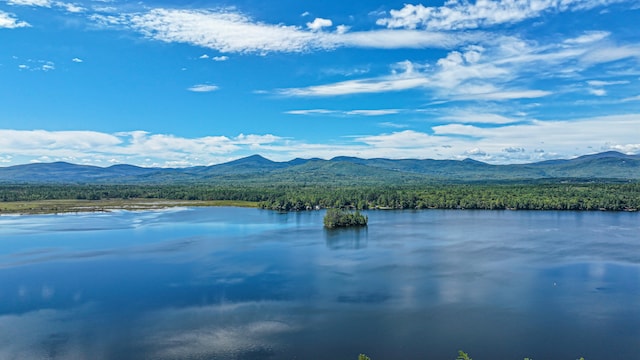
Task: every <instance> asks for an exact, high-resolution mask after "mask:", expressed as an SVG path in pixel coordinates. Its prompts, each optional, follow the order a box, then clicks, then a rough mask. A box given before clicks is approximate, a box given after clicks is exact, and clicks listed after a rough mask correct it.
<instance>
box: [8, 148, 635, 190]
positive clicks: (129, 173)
mask: <svg viewBox="0 0 640 360" xmlns="http://www.w3.org/2000/svg"><path fill="white" fill-rule="evenodd" d="M550 178H576V179H620V180H640V155H625V154H622V153H619V152H615V151H608V152H603V153H598V154H592V155H584V156H580V157H577V158H574V159H567V160H549V161H542V162H535V163H529V164H511V165H491V164H487V163H483V162H480V161H476V160H472V159H467V160H432V159H425V160H418V159H399V160H394V159H385V158H374V159H361V158H355V157H347V156H340V157H335V158H333V159H331V160H323V159H317V158H312V159H300V158H297V159H294V160H291V161H286V162H276V161H272V160H269V159H266V158H264V157H262V156H260V155H252V156H249V157H245V158H242V159H238V160H234V161H230V162H227V163H223V164H218V165H212V166H196V167H188V168H145V167H139V166H135V165H127V164H119V165H113V166H109V167H98V166H90V165H76V164H70V163H66V162H53V163H35V164H25V165H14V166H9V167H0V182H1V183H5V184H6V183H56V184H64V183H70V184H157V183H172V182H174V183H210V182H246V183H292V182H296V183H322V182H341V183H353V184H358V183H402V182H411V181H414V182H419V181H429V180H435V181H482V180H487V181H498V180H527V179H550Z"/></svg>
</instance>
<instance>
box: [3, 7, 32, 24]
mask: <svg viewBox="0 0 640 360" xmlns="http://www.w3.org/2000/svg"><path fill="white" fill-rule="evenodd" d="M30 26H31V25H29V23H28V22H26V21H20V20H18V19H16V17H15V16H14V15H13V14H10V13H6V12H4V11H2V10H0V29H17V28H23V27H30Z"/></svg>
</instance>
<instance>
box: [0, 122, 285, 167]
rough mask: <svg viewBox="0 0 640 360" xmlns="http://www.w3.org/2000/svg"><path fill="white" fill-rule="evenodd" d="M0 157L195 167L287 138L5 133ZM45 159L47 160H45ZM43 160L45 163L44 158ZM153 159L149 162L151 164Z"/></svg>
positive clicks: (251, 135) (145, 133) (273, 136)
mask: <svg viewBox="0 0 640 360" xmlns="http://www.w3.org/2000/svg"><path fill="white" fill-rule="evenodd" d="M0 138H2V139H5V140H4V141H2V142H0V154H6V155H5V156H11V157H12V161H13V162H16V161H21V162H28V161H29V160H35V161H38V162H40V161H70V162H75V163H79V162H82V163H90V164H101V163H109V162H110V161H111V162H112V160H115V161H116V162H118V163H131V164H136V165H142V166H163V167H166V166H171V165H173V166H193V165H209V164H213V163H219V162H224V161H229V160H231V159H233V158H237V157H239V155H238V154H243V153H244V152H248V154H251V153H255V152H259V151H261V149H263V148H264V147H265V146H267V145H270V144H276V143H283V142H284V141H285V140H284V139H282V138H280V137H278V136H275V135H271V134H263V135H258V134H246V135H245V134H240V135H238V136H236V137H226V136H205V137H199V138H184V137H178V136H174V135H171V134H150V133H148V132H145V131H131V132H120V133H114V134H106V133H100V132H94V131H46V130H0ZM43 156H46V157H47V158H46V159H45V158H42V157H43ZM43 159H44V160H43ZM147 159H149V161H147Z"/></svg>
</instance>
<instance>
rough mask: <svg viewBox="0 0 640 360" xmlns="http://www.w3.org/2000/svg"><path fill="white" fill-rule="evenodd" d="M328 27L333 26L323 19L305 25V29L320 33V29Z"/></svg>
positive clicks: (329, 21)
mask: <svg viewBox="0 0 640 360" xmlns="http://www.w3.org/2000/svg"><path fill="white" fill-rule="evenodd" d="M330 26H333V22H332V21H331V20H329V19H323V18H315V19H314V20H313V21H312V22H308V23H307V28H308V29H309V30H311V31H320V30H322V28H325V27H330Z"/></svg>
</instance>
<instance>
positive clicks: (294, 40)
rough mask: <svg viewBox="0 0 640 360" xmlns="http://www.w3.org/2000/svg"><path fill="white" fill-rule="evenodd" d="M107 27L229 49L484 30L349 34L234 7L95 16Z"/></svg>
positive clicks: (398, 43)
mask: <svg viewBox="0 0 640 360" xmlns="http://www.w3.org/2000/svg"><path fill="white" fill-rule="evenodd" d="M89 18H90V19H92V20H93V21H96V22H97V23H99V24H101V25H102V26H107V27H108V26H116V27H125V28H129V29H132V30H134V31H137V32H139V33H141V34H143V35H144V36H147V37H148V38H151V39H155V40H160V41H165V42H179V43H187V44H191V45H195V46H199V47H205V48H209V49H214V50H216V51H220V52H224V53H259V54H266V53H270V52H307V51H314V50H333V49H336V48H338V47H363V48H384V49H398V48H416V49H420V48H429V47H436V48H451V47H453V46H456V45H459V44H461V43H465V42H469V41H481V40H482V39H484V38H486V37H487V36H486V35H485V34H479V33H475V34H466V33H458V34H454V33H446V32H443V33H437V32H425V31H412V30H370V31H358V32H349V30H350V28H349V27H348V26H346V25H339V26H337V27H336V30H335V32H324V31H319V30H321V29H322V28H324V27H328V26H332V24H333V23H332V22H331V20H329V19H322V18H316V19H315V20H314V21H313V22H309V23H308V27H307V28H306V29H305V28H302V27H299V26H288V25H283V24H268V23H264V22H259V21H256V20H254V19H252V18H250V17H249V16H247V15H245V14H243V13H240V12H238V11H237V10H235V9H218V10H183V9H161V8H158V9H152V10H149V11H147V12H144V13H131V14H121V15H110V14H93V15H91V16H90V17H89Z"/></svg>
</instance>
